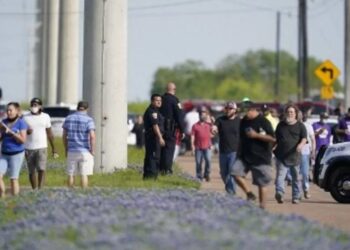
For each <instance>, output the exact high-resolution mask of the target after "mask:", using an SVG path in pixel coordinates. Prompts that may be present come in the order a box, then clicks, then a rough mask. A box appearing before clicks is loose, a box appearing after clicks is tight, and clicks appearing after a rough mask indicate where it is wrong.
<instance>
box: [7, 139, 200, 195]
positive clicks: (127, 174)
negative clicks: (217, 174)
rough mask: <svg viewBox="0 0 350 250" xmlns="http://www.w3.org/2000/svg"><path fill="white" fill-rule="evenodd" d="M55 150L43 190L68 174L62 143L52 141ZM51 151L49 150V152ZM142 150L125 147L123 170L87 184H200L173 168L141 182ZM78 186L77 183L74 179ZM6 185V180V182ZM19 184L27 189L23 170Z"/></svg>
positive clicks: (61, 183)
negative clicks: (57, 156)
mask: <svg viewBox="0 0 350 250" xmlns="http://www.w3.org/2000/svg"><path fill="white" fill-rule="evenodd" d="M55 145H56V150H57V151H58V154H59V155H60V157H59V158H58V159H53V158H52V157H51V154H50V153H49V154H50V156H49V159H48V169H47V171H46V179H45V187H63V186H65V185H66V180H67V175H66V174H65V164H66V163H65V156H64V149H63V145H62V141H61V140H60V139H56V140H55ZM49 151H51V150H49ZM143 158H144V150H141V149H137V148H135V147H132V146H130V147H128V165H129V166H132V167H129V168H126V169H121V170H117V171H115V172H114V173H108V174H107V173H105V174H102V173H96V174H94V175H93V176H91V177H90V178H89V185H90V186H94V187H117V188H174V187H183V188H196V189H198V188H199V186H200V184H199V183H198V182H196V181H193V180H191V179H190V178H186V176H185V175H184V174H183V173H182V172H181V171H180V170H179V168H178V167H177V166H175V167H174V170H175V171H174V175H172V176H159V177H158V179H157V180H156V181H154V180H152V181H151V180H148V181H143V180H142V165H143ZM77 181H78V182H77V183H78V184H79V180H77ZM6 182H7V185H8V180H6ZM20 185H21V186H22V187H23V186H30V183H29V180H28V172H27V169H26V168H25V167H24V168H23V169H22V171H21V175H20Z"/></svg>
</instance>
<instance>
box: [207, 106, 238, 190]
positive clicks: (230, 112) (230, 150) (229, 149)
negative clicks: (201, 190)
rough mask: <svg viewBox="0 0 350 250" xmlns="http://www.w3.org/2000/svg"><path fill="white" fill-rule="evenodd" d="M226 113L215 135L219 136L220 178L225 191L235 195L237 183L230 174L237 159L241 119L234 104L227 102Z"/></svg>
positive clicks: (216, 126)
mask: <svg viewBox="0 0 350 250" xmlns="http://www.w3.org/2000/svg"><path fill="white" fill-rule="evenodd" d="M224 111H225V115H223V116H221V117H219V118H218V119H217V120H216V121H215V125H214V126H213V134H218V135H219V166H220V176H221V179H222V181H223V182H224V185H225V190H226V192H227V193H229V194H235V193H236V190H235V181H234V178H233V176H231V175H230V172H231V169H232V166H233V164H234V162H235V160H236V157H237V149H238V143H239V124H240V118H239V116H238V115H237V105H236V103H234V102H227V103H226V105H225V110H224Z"/></svg>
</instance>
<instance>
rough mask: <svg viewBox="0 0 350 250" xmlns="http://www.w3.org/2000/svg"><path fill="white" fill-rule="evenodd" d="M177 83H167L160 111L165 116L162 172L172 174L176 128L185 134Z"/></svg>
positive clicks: (161, 160) (161, 158) (161, 161)
mask: <svg viewBox="0 0 350 250" xmlns="http://www.w3.org/2000/svg"><path fill="white" fill-rule="evenodd" d="M175 92H176V85H175V83H173V82H169V83H168V84H167V89H166V93H165V94H164V95H163V104H162V107H161V108H160V113H161V114H162V115H163V116H164V140H165V146H164V147H162V149H161V157H160V171H161V173H162V174H172V173H173V170H172V164H173V156H174V151H175V143H176V139H175V129H176V128H178V129H179V130H180V132H181V134H183V132H184V119H183V112H182V109H181V104H180V102H179V99H177V97H176V96H175Z"/></svg>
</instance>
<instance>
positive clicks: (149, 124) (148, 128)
mask: <svg viewBox="0 0 350 250" xmlns="http://www.w3.org/2000/svg"><path fill="white" fill-rule="evenodd" d="M161 105H162V96H161V95H159V94H153V95H152V96H151V104H150V105H149V107H148V108H147V109H146V111H145V113H144V115H143V120H144V126H145V149H146V152H145V159H144V164H143V179H144V180H146V179H156V178H157V176H158V170H159V163H160V152H161V147H164V146H165V141H164V139H163V135H162V134H163V132H164V128H163V124H164V118H163V116H162V115H161V113H160V112H159V108H160V107H161Z"/></svg>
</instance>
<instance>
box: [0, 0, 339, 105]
mask: <svg viewBox="0 0 350 250" xmlns="http://www.w3.org/2000/svg"><path fill="white" fill-rule="evenodd" d="M344 1H345V0H308V17H309V19H308V42H309V43H308V48H309V55H310V56H314V57H316V58H318V59H319V60H321V61H323V60H326V59H330V60H331V61H332V62H333V63H334V64H335V65H336V66H337V67H338V68H339V69H340V71H343V65H344V62H343V61H344V53H343V51H344ZM34 3H35V1H34V0H0V6H1V7H0V32H1V34H2V39H1V40H0V86H1V87H2V89H3V92H4V99H6V100H16V101H27V100H29V99H30V98H31V96H27V95H28V93H29V92H28V91H27V85H28V82H30V76H31V72H32V70H33V67H34V66H33V60H32V58H33V57H32V56H33V53H32V51H33V49H32V48H33V44H34V41H35V39H36V38H35V34H34V32H35V26H36V24H35V22H34V20H35V13H36V9H35V6H34ZM81 3H82V4H81V8H82V11H81V14H80V20H81V21H82V22H83V1H81ZM297 4H298V1H297V0H167V1H164V0H128V9H129V11H128V13H129V15H128V82H127V84H128V101H130V102H131V101H143V100H148V99H149V96H150V88H151V83H152V80H153V75H154V73H155V72H156V70H157V69H158V68H159V67H173V66H174V65H175V64H177V63H181V62H184V61H186V60H188V59H193V60H198V61H201V62H203V63H204V64H205V65H206V66H207V67H208V68H213V67H215V66H216V65H217V63H219V61H220V60H222V59H223V58H225V57H226V56H228V55H230V54H238V55H242V54H244V53H245V52H247V51H248V50H258V49H262V48H264V49H270V50H275V47H276V13H277V11H281V14H282V16H281V49H283V50H286V51H288V52H290V53H291V54H293V55H294V56H296V53H297ZM82 26H83V25H82ZM81 36H82V32H81ZM81 46H82V43H81ZM81 51H82V50H81ZM79 68H80V69H81V68H82V67H81V65H80V66H79ZM81 78H82V77H80V81H81ZM169 80H170V79H169ZM340 80H341V82H342V81H343V75H342V74H341V77H340ZM80 85H81V84H80ZM180 98H181V97H180Z"/></svg>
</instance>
